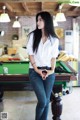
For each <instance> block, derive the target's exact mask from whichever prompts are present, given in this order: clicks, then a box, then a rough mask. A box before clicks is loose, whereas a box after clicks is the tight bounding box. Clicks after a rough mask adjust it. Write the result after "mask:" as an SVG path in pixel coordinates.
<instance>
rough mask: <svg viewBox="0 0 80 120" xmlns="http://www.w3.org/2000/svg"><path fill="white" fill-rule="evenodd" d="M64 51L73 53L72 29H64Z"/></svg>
mask: <svg viewBox="0 0 80 120" xmlns="http://www.w3.org/2000/svg"><path fill="white" fill-rule="evenodd" d="M65 51H67V53H68V54H73V31H72V30H65Z"/></svg>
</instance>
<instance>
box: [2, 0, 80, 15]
mask: <svg viewBox="0 0 80 120" xmlns="http://www.w3.org/2000/svg"><path fill="white" fill-rule="evenodd" d="M1 1H3V2H1ZM22 1H23V2H22ZM27 1H30V2H27ZM34 1H35V2H34ZM37 1H38V2H37ZM49 1H50V0H47V1H46V0H14V2H13V0H11V1H10V0H6V2H4V0H0V14H1V13H2V12H3V9H2V6H4V5H5V6H6V12H8V14H9V15H10V17H15V16H34V15H36V13H38V12H40V11H42V10H44V11H48V12H50V13H51V14H52V15H56V13H57V12H59V6H60V3H59V2H56V0H53V1H54V2H49ZM51 1H52V0H51ZM62 12H64V13H65V16H66V17H67V16H71V17H78V16H80V6H79V7H78V6H71V5H69V4H66V3H64V4H63V7H62Z"/></svg>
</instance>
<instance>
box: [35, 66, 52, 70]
mask: <svg viewBox="0 0 80 120" xmlns="http://www.w3.org/2000/svg"><path fill="white" fill-rule="evenodd" d="M37 68H38V69H46V70H51V67H48V66H43V67H37Z"/></svg>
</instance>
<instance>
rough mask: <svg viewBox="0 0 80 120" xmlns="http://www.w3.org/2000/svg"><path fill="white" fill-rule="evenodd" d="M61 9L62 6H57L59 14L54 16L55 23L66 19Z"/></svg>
mask: <svg viewBox="0 0 80 120" xmlns="http://www.w3.org/2000/svg"><path fill="white" fill-rule="evenodd" d="M61 9H62V5H60V6H59V13H57V14H56V17H55V20H56V21H57V22H63V21H66V17H65V15H64V13H62V12H61Z"/></svg>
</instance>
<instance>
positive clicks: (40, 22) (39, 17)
mask: <svg viewBox="0 0 80 120" xmlns="http://www.w3.org/2000/svg"><path fill="white" fill-rule="evenodd" d="M37 26H38V29H43V28H44V20H43V19H42V18H41V16H38V21H37Z"/></svg>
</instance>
